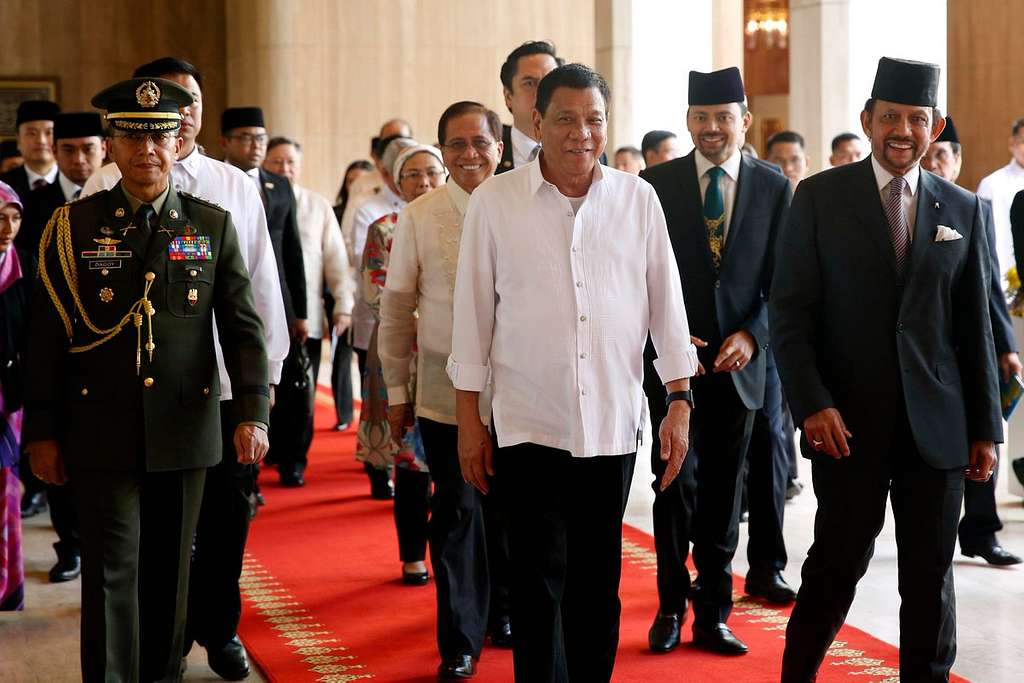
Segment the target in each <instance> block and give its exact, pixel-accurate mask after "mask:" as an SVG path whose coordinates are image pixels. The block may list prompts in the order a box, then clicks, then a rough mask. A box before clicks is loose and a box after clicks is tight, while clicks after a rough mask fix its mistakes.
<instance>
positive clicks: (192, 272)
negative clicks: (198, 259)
mask: <svg viewBox="0 0 1024 683" xmlns="http://www.w3.org/2000/svg"><path fill="white" fill-rule="evenodd" d="M188 274H189V275H191V276H192V277H195V276H196V275H199V271H198V270H196V269H195V268H193V269H192V270H190V271H188Z"/></svg>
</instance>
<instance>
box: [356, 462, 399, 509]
mask: <svg viewBox="0 0 1024 683" xmlns="http://www.w3.org/2000/svg"><path fill="white" fill-rule="evenodd" d="M363 469H365V470H366V476H367V477H369V478H370V498H373V499H374V500H391V499H392V498H394V497H395V491H394V489H392V488H391V477H390V476H389V475H388V471H387V470H378V469H377V468H376V467H373V466H372V465H369V464H365V463H364V465H363Z"/></svg>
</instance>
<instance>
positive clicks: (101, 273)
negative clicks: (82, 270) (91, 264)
mask: <svg viewBox="0 0 1024 683" xmlns="http://www.w3.org/2000/svg"><path fill="white" fill-rule="evenodd" d="M100 275H102V276H103V277H106V276H108V275H110V271H109V270H107V269H106V268H104V269H103V270H101V271H100Z"/></svg>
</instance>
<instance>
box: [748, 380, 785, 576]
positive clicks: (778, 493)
mask: <svg viewBox="0 0 1024 683" xmlns="http://www.w3.org/2000/svg"><path fill="white" fill-rule="evenodd" d="M783 408H784V405H783V402H782V382H781V381H780V380H779V373H778V372H777V371H776V369H775V363H774V362H771V361H770V362H769V363H768V373H767V377H766V381H765V396H764V407H763V408H761V409H760V410H758V411H756V413H755V414H754V427H753V431H752V433H751V437H750V447H749V449H748V452H747V466H748V472H747V505H748V510H749V512H750V519H749V522H748V525H747V531H748V534H749V538H748V541H747V561H748V562H749V564H750V574H762V575H763V574H766V573H769V572H774V571H781V570H783V569H785V568H786V562H787V561H788V557H787V554H786V539H785V537H784V536H783V534H782V526H783V520H784V518H785V510H786V486H787V485H788V483H789V451H791V450H793V446H792V441H793V432H787V431H786V427H785V420H784V416H783ZM787 441H788V442H789V447H788V448H787Z"/></svg>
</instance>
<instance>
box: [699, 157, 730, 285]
mask: <svg viewBox="0 0 1024 683" xmlns="http://www.w3.org/2000/svg"><path fill="white" fill-rule="evenodd" d="M723 175H725V169H723V168H722V167H721V166H712V167H711V168H709V169H708V189H707V190H706V191H705V192H704V227H705V228H707V231H708V246H710V247H711V260H712V262H713V263H714V264H715V270H718V269H719V268H720V267H721V265H722V248H723V247H724V246H725V199H724V197H723V196H722V183H721V179H722V176H723Z"/></svg>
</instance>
